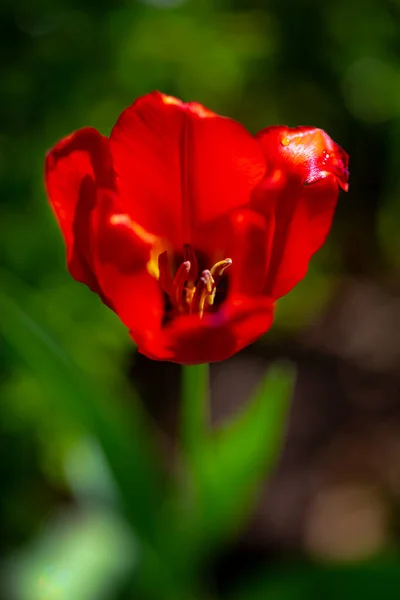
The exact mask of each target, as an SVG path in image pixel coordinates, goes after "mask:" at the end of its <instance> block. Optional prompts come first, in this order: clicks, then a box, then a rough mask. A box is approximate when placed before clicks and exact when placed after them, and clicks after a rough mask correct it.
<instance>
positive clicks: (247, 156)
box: [110, 92, 265, 247]
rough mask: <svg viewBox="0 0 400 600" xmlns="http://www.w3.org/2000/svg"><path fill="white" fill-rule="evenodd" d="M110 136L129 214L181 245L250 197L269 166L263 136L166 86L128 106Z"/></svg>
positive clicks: (154, 231)
mask: <svg viewBox="0 0 400 600" xmlns="http://www.w3.org/2000/svg"><path fill="white" fill-rule="evenodd" d="M110 143H111V149H112V154H113V157H114V167H115V170H116V173H117V176H118V186H119V189H120V192H121V196H122V198H123V200H124V202H125V203H126V206H127V210H129V214H130V215H131V216H132V218H133V219H134V221H136V222H137V223H139V224H140V225H141V226H142V227H143V228H144V229H146V230H147V231H149V232H151V233H153V234H155V235H157V236H160V237H164V238H167V239H168V240H169V241H171V243H172V244H173V245H175V246H176V247H181V246H182V244H183V243H191V242H192V239H191V236H192V231H193V229H194V228H196V227H197V226H199V225H200V224H201V223H204V222H207V221H209V220H212V219H214V218H216V217H218V216H219V215H221V214H223V213H224V212H226V211H228V210H229V209H230V208H232V207H235V206H239V205H242V204H245V203H246V202H248V200H249V196H250V192H251V190H252V189H253V188H254V187H255V185H256V184H257V183H258V182H259V181H260V180H261V178H262V176H263V174H264V172H265V162H264V158H263V155H262V151H261V149H260V146H259V144H258V142H257V141H256V140H254V139H253V138H252V136H251V135H250V134H249V133H248V132H247V131H246V130H245V129H244V128H243V127H242V126H241V125H240V124H239V123H236V122H235V121H232V120H230V119H226V118H223V117H220V116H218V115H216V114H214V113H212V112H211V111H209V110H207V109H206V108H204V107H203V106H201V105H200V104H195V103H188V104H185V103H183V102H181V101H180V100H177V99H176V98H172V97H170V96H165V95H163V94H161V93H159V92H154V93H152V94H149V95H147V96H143V97H142V98H139V99H138V100H137V101H136V102H135V103H134V104H133V105H132V106H131V107H130V108H128V109H127V110H125V111H124V112H123V113H122V115H121V116H120V118H119V120H118V122H117V124H116V125H115V127H114V129H113V131H112V134H111V138H110Z"/></svg>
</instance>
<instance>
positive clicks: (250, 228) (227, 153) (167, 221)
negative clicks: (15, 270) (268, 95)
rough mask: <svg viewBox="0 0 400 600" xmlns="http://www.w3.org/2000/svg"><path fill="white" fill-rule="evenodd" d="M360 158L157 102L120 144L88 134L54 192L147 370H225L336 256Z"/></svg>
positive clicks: (134, 116) (276, 130)
mask: <svg viewBox="0 0 400 600" xmlns="http://www.w3.org/2000/svg"><path fill="white" fill-rule="evenodd" d="M347 165H348V158H347V155H346V153H345V152H344V151H343V150H342V149H341V148H340V147H339V146H337V145H336V144H335V143H334V142H333V141H332V140H331V139H330V138H329V136H328V135H327V134H326V133H325V132H324V131H322V130H320V129H312V128H309V127H297V128H294V129H290V128H288V127H269V128H267V129H264V130H263V131H261V132H260V133H259V134H258V135H257V136H256V137H253V136H251V135H250V134H249V133H248V132H247V131H246V130H245V129H244V128H243V127H242V126H241V125H240V124H239V123H236V122H235V121H232V120H230V119H227V118H224V117H220V116H218V115H216V114H215V113H213V112H211V111H209V110H207V109H206V108H204V107H203V106H201V105H200V104H197V103H188V104H185V103H183V102H181V101H180V100H177V99H176V98H172V97H170V96H165V95H164V94H160V93H159V92H154V93H152V94H148V95H147V96H143V97H142V98H139V99H138V100H137V101H136V102H135V103H134V104H133V105H132V106H131V107H129V108H128V109H126V110H125V111H124V112H123V113H122V115H121V116H120V118H119V119H118V121H117V124H116V125H115V127H114V129H113V130H112V132H111V136H110V138H106V137H103V136H102V135H100V133H98V132H97V131H96V130H95V129H91V128H84V129H81V130H79V131H77V132H76V133H74V134H72V135H70V136H69V137H67V138H65V139H63V140H62V141H61V142H59V143H58V144H57V145H56V146H55V147H54V148H53V149H52V150H51V151H50V152H49V154H48V156H47V161H46V185H47V192H48V196H49V198H50V202H51V204H52V206H53V209H54V211H55V213H56V216H57V219H58V222H59V224H60V227H61V230H62V233H63V235H64V238H65V241H66V245H67V255H68V266H69V270H70V272H71V274H72V276H73V277H75V279H77V280H78V281H81V282H83V283H86V284H87V285H88V286H89V287H90V289H91V290H93V291H94V292H96V293H97V294H99V296H100V297H101V299H102V300H103V302H104V303H105V304H107V305H108V306H109V307H111V308H112V309H113V310H114V311H115V312H116V313H117V314H118V315H119V317H120V318H121V320H122V321H123V322H124V323H125V325H126V326H127V327H128V328H129V330H130V333H131V336H132V338H133V339H134V341H135V342H136V343H137V345H138V347H139V350H140V351H141V352H143V353H144V354H146V355H147V356H149V357H151V358H154V359H159V360H169V361H174V362H178V363H182V364H195V363H201V362H212V361H218V360H223V359H225V358H227V357H229V356H231V355H232V354H234V353H235V352H237V351H239V350H240V349H241V348H243V347H244V346H247V345H248V344H250V343H251V342H253V341H254V340H256V339H257V338H259V337H260V336H261V335H262V334H263V333H264V332H265V331H267V329H268V328H269V327H270V326H271V323H272V320H273V303H274V301H275V300H276V299H277V298H279V297H280V296H282V295H283V294H286V293H287V292H289V291H290V290H291V289H292V287H293V286H294V285H295V284H296V283H297V282H298V281H299V280H300V279H301V278H302V277H304V275H305V273H306V271H307V266H308V262H309V260H310V258H311V256H312V254H313V253H314V252H315V251H316V250H318V248H319V247H320V246H321V244H322V243H323V242H324V240H325V238H326V236H327V234H328V231H329V228H330V225H331V221H332V216H333V212H334V209H335V205H336V200H337V196H338V191H339V186H341V187H342V188H343V189H345V190H347V180H348V171H347Z"/></svg>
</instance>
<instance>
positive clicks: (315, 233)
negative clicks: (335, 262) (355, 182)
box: [250, 127, 348, 299]
mask: <svg viewBox="0 0 400 600" xmlns="http://www.w3.org/2000/svg"><path fill="white" fill-rule="evenodd" d="M258 138H259V139H260V142H261V144H262V146H263V149H264V152H265V157H266V161H267V164H268V165H269V171H268V174H267V176H266V177H265V178H264V180H263V181H262V182H261V184H259V186H258V187H257V189H256V190H255V191H254V193H253V196H252V201H251V203H250V205H251V207H252V208H253V209H254V210H258V211H260V212H262V213H263V214H264V215H265V217H266V219H267V220H268V222H269V223H270V225H271V227H270V231H269V235H270V236H271V238H270V239H269V258H268V275H267V283H266V286H265V293H266V294H270V295H271V296H272V297H273V298H275V299H276V298H279V297H281V296H283V295H285V294H287V293H288V292H289V291H290V290H291V289H292V288H293V287H294V286H295V285H296V284H297V283H298V282H299V281H300V280H301V279H302V278H303V277H304V276H305V274H306V272H307V268H308V263H309V261H310V259H311V256H312V255H313V254H314V253H315V252H316V251H317V250H318V249H319V248H320V247H321V245H322V244H323V242H324V241H325V239H326V237H327V235H328V232H329V230H330V227H331V223H332V218H333V214H334V210H335V207H336V202H337V198H338V194H339V185H340V186H341V187H342V188H343V189H347V181H348V157H347V155H346V153H345V152H344V151H343V150H342V149H341V148H340V147H339V146H338V145H337V144H335V142H333V141H332V140H331V139H330V137H329V136H328V135H327V134H326V133H325V132H324V131H322V130H320V129H312V128H309V127H297V128H295V129H289V128H288V127H269V128H267V129H265V130H263V131H262V132H260V133H259V134H258ZM338 184H339V185H338Z"/></svg>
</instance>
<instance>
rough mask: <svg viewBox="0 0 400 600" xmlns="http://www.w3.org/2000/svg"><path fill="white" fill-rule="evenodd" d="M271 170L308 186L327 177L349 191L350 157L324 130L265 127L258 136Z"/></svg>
mask: <svg viewBox="0 0 400 600" xmlns="http://www.w3.org/2000/svg"><path fill="white" fill-rule="evenodd" d="M257 137H258V139H259V140H260V142H261V144H262V147H263V149H264V153H265V158H266V161H267V164H268V167H269V170H270V168H271V167H272V168H274V169H276V168H279V169H282V170H283V171H284V172H285V173H286V174H287V175H289V176H290V177H292V178H294V179H296V180H297V181H298V182H299V183H300V182H301V183H303V184H305V185H310V184H311V183H316V182H317V181H320V180H321V179H325V178H326V177H329V176H330V175H333V177H334V178H335V179H336V181H337V183H338V184H339V185H340V186H341V187H342V188H343V189H344V190H345V191H347V189H348V180H349V170H348V167H349V157H348V156H347V154H346V152H345V151H344V150H343V149H342V148H341V147H340V146H339V145H338V144H336V143H335V142H334V141H333V140H332V139H331V138H330V137H329V135H328V134H327V133H325V131H323V130H322V129H315V128H313V127H293V128H290V127H285V126H279V125H277V126H274V127H267V128H266V129H263V130H262V131H260V132H259V133H258V134H257Z"/></svg>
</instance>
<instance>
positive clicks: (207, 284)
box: [158, 246, 232, 317]
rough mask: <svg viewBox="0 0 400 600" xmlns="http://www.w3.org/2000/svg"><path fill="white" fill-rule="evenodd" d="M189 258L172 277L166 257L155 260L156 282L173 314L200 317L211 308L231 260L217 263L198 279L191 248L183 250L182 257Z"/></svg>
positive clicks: (164, 255) (195, 261) (162, 255)
mask: <svg viewBox="0 0 400 600" xmlns="http://www.w3.org/2000/svg"><path fill="white" fill-rule="evenodd" d="M188 256H190V258H191V259H192V260H188V259H187V260H184V261H183V262H182V263H181V264H180V266H179V267H178V269H177V270H176V272H175V275H174V276H172V274H171V268H170V263H169V259H168V254H167V252H166V251H165V252H162V253H161V254H160V255H159V257H158V269H159V278H158V282H159V285H160V287H161V289H162V291H163V292H164V293H165V294H166V296H167V298H168V303H169V304H170V305H172V307H173V311H174V312H175V313H177V314H185V313H186V314H189V315H194V314H197V315H199V316H200V317H203V315H204V313H205V312H206V311H207V310H210V307H212V306H213V305H214V302H215V297H216V293H217V287H218V284H219V282H220V281H221V279H222V277H223V275H224V273H225V270H226V269H227V268H228V267H230V266H231V264H232V259H230V258H225V259H224V260H220V261H218V262H216V263H215V264H214V265H213V266H212V267H211V269H204V270H203V271H202V272H201V273H200V276H198V267H197V259H196V255H195V253H194V251H193V249H192V248H191V247H190V246H185V249H184V257H186V258H187V257H188Z"/></svg>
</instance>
